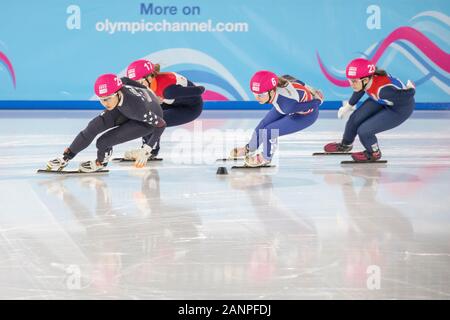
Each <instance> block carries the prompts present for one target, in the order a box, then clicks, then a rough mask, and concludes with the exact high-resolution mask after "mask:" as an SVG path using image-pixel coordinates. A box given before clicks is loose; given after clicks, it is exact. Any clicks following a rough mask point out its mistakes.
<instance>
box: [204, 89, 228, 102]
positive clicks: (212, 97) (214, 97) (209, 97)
mask: <svg viewBox="0 0 450 320" xmlns="http://www.w3.org/2000/svg"><path fill="white" fill-rule="evenodd" d="M202 98H203V100H205V101H228V98H227V97H225V96H223V95H221V94H220V93H217V92H215V91H211V90H206V91H205V92H204V93H203V94H202Z"/></svg>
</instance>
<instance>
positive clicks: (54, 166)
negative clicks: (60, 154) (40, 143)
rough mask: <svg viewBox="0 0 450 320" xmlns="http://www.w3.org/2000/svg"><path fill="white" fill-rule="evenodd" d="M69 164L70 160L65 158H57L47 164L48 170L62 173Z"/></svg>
mask: <svg viewBox="0 0 450 320" xmlns="http://www.w3.org/2000/svg"><path fill="white" fill-rule="evenodd" d="M68 164H69V160H65V159H64V158H56V159H53V160H50V161H48V162H47V170H51V171H61V170H62V169H64V168H65V167H66V166H67V165H68Z"/></svg>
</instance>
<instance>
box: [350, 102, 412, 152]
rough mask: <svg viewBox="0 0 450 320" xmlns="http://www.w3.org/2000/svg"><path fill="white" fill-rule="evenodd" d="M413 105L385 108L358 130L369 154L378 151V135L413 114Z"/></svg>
mask: <svg viewBox="0 0 450 320" xmlns="http://www.w3.org/2000/svg"><path fill="white" fill-rule="evenodd" d="M413 109H414V106H413V105H408V106H394V107H384V108H383V110H382V111H380V112H378V113H377V114H375V115H374V116H372V117H371V118H369V119H367V120H366V121H364V123H362V124H361V125H360V126H359V128H358V132H357V133H358V136H359V140H360V141H361V143H362V145H363V146H364V148H365V149H366V151H368V152H369V153H371V152H373V151H378V141H377V137H376V136H375V135H376V134H377V133H380V132H383V131H386V130H390V129H392V128H395V127H397V126H399V125H400V124H402V123H403V122H405V121H406V120H407V119H408V118H409V117H410V116H411V114H412V112H413Z"/></svg>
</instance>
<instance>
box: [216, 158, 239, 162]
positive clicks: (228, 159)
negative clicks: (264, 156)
mask: <svg viewBox="0 0 450 320" xmlns="http://www.w3.org/2000/svg"><path fill="white" fill-rule="evenodd" d="M239 160H244V157H237V158H222V159H217V160H216V161H222V162H226V161H239Z"/></svg>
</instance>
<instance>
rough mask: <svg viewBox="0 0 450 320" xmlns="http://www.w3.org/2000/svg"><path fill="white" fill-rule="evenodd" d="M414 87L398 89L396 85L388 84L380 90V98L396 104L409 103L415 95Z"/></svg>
mask: <svg viewBox="0 0 450 320" xmlns="http://www.w3.org/2000/svg"><path fill="white" fill-rule="evenodd" d="M415 93H416V90H415V89H414V88H409V89H397V88H396V87H394V86H386V87H383V88H382V89H381V90H380V95H379V97H380V99H383V100H387V101H391V102H392V103H394V104H407V103H409V102H410V100H411V98H412V97H413V96H414V95H415Z"/></svg>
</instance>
